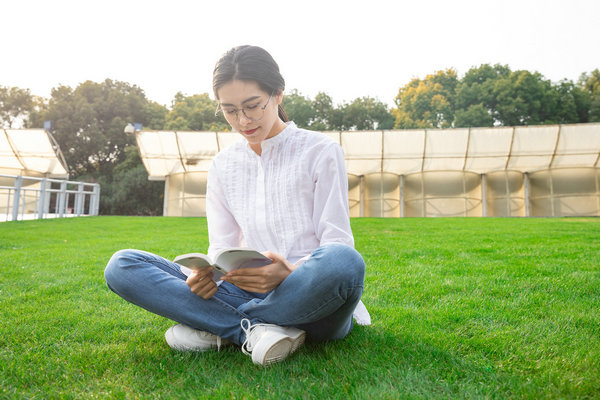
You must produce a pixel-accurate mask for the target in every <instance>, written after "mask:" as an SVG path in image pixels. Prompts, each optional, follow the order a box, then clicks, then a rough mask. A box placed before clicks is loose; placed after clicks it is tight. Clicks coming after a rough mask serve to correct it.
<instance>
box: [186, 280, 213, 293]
mask: <svg viewBox="0 0 600 400" xmlns="http://www.w3.org/2000/svg"><path fill="white" fill-rule="evenodd" d="M216 286H217V285H216V284H215V283H214V282H213V281H212V280H202V281H199V282H196V283H194V284H193V285H192V286H190V289H191V290H192V292H194V293H196V294H200V293H203V292H206V291H207V290H208V289H212V288H213V287H216Z"/></svg>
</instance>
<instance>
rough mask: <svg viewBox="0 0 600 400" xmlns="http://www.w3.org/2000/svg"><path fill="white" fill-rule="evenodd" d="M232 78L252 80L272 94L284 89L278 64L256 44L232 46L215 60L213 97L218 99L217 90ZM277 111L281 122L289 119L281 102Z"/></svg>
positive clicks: (283, 81)
mask: <svg viewBox="0 0 600 400" xmlns="http://www.w3.org/2000/svg"><path fill="white" fill-rule="evenodd" d="M233 80H241V81H254V82H256V83H257V84H258V86H259V87H260V89H261V90H263V91H265V92H267V93H269V94H274V95H275V94H279V93H281V92H283V90H284V89H285V80H284V79H283V76H281V73H280V72H279V66H278V65H277V63H276V62H275V60H274V59H273V57H272V56H271V55H270V54H269V53H268V52H267V51H266V50H265V49H263V48H261V47H257V46H249V45H244V46H238V47H234V48H232V49H231V50H229V51H228V52H226V53H225V54H224V55H223V56H222V57H221V58H220V59H219V61H217V64H216V65H215V69H214V71H213V91H214V93H215V98H217V99H218V95H217V91H218V90H219V89H220V88H221V87H222V86H223V85H225V84H226V83H229V82H231V81H233ZM278 113H279V118H281V120H282V121H283V122H287V121H288V120H289V119H288V116H287V114H286V112H285V110H284V109H283V107H281V104H280V105H279V108H278Z"/></svg>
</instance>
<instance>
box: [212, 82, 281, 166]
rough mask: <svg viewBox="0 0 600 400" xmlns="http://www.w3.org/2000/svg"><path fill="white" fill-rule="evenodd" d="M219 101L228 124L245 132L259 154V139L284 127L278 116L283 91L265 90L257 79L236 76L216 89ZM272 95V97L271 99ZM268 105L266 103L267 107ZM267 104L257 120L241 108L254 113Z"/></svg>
mask: <svg viewBox="0 0 600 400" xmlns="http://www.w3.org/2000/svg"><path fill="white" fill-rule="evenodd" d="M217 97H218V101H219V105H220V107H221V109H222V110H223V115H225V119H227V122H229V125H231V127H232V128H233V129H234V130H236V131H237V132H239V133H240V134H242V135H243V136H244V137H245V138H246V140H247V141H248V143H249V144H250V147H251V148H252V149H253V150H254V151H255V152H256V153H257V154H259V155H260V152H261V147H260V143H261V142H262V141H263V140H266V139H269V138H271V137H273V136H275V135H277V134H278V133H280V132H281V131H282V130H283V129H284V128H285V126H286V125H285V123H284V122H283V121H282V120H281V119H279V114H278V109H277V106H278V105H279V104H281V100H282V99H283V94H282V93H281V92H280V93H273V95H272V96H271V93H266V92H264V91H263V90H262V89H261V88H260V87H259V86H258V84H257V83H256V82H254V81H240V80H234V81H231V82H229V83H226V84H225V85H223V86H221V88H220V89H219V90H218V91H217ZM269 97H270V100H269ZM265 105H266V107H265ZM263 107H264V114H262V117H260V119H259V120H258V121H254V120H252V119H250V118H248V117H247V116H246V115H244V113H243V112H242V109H244V110H245V111H246V113H247V114H249V115H250V116H253V115H254V114H255V113H256V112H257V111H258V110H260V109H262V108H263ZM258 112H259V115H260V111H258Z"/></svg>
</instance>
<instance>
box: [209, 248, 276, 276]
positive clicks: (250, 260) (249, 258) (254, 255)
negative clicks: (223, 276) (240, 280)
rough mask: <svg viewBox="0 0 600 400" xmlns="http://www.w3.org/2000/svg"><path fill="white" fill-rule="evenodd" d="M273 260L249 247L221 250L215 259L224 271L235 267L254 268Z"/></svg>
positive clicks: (216, 263)
mask: <svg viewBox="0 0 600 400" xmlns="http://www.w3.org/2000/svg"><path fill="white" fill-rule="evenodd" d="M272 262H273V261H272V260H271V259H270V258H269V257H266V256H264V255H262V254H261V253H259V252H258V251H256V250H251V249H229V250H226V251H223V252H221V253H220V254H219V255H218V256H217V259H216V260H215V265H218V266H219V267H221V268H222V269H224V270H226V271H233V270H234V269H237V268H255V267H262V266H265V265H268V264H271V263H272Z"/></svg>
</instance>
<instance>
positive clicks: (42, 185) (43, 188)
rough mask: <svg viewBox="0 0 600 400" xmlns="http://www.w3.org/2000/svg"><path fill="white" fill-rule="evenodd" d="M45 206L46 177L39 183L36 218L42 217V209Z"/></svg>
mask: <svg viewBox="0 0 600 400" xmlns="http://www.w3.org/2000/svg"><path fill="white" fill-rule="evenodd" d="M45 206H46V178H44V179H42V182H41V183H40V199H39V203H38V219H43V218H44V210H45Z"/></svg>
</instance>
